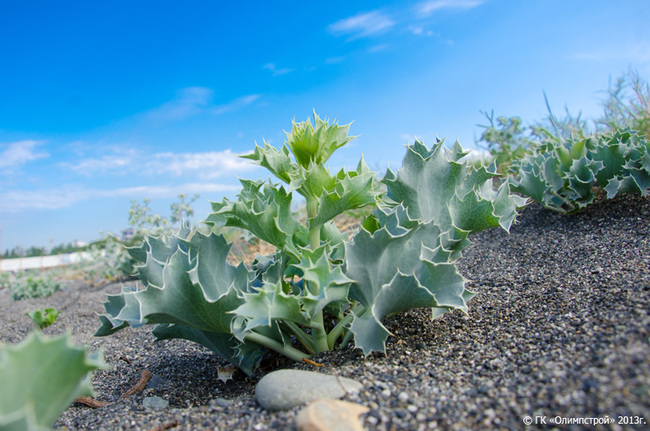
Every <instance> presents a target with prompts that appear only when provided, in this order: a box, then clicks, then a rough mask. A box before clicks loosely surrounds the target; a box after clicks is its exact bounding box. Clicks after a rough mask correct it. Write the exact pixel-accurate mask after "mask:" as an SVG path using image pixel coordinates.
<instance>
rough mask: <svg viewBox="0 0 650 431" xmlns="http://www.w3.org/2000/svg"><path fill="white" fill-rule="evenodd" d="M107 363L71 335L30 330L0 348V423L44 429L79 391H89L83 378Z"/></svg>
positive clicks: (87, 381) (80, 394) (87, 384)
mask: <svg viewBox="0 0 650 431" xmlns="http://www.w3.org/2000/svg"><path fill="white" fill-rule="evenodd" d="M102 368H106V364H105V363H104V361H103V359H102V357H101V355H96V356H90V355H89V354H88V351H87V349H85V348H80V347H75V346H73V344H72V338H71V336H70V334H64V335H62V336H59V337H55V338H47V337H45V336H44V335H42V334H41V333H40V332H34V333H32V334H30V335H29V336H28V337H27V338H26V339H25V341H23V342H22V343H21V344H19V345H17V346H2V350H1V351H0V382H2V384H1V385H0V428H2V429H20V430H30V431H31V430H47V429H50V427H51V426H52V425H53V424H54V422H55V421H56V419H57V418H58V417H59V415H60V414H61V413H62V412H63V411H64V410H65V409H66V408H67V407H68V406H69V405H70V404H71V403H72V401H74V399H75V398H76V397H78V396H82V395H91V392H92V391H91V387H90V382H89V380H88V379H86V378H85V377H86V376H87V375H88V373H89V372H91V371H92V370H95V369H102Z"/></svg>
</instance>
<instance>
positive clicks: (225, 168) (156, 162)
mask: <svg viewBox="0 0 650 431" xmlns="http://www.w3.org/2000/svg"><path fill="white" fill-rule="evenodd" d="M108 151H112V152H113V154H104V155H102V156H101V157H97V158H92V157H91V158H85V159H81V160H79V161H78V162H76V163H65V164H63V165H62V166H64V167H65V168H67V169H70V170H71V171H73V172H75V173H77V174H79V175H82V176H85V177H96V176H98V175H107V174H111V175H127V174H134V173H138V174H140V175H144V176H154V175H158V176H160V175H172V176H175V177H180V176H184V175H191V176H195V177H197V178H200V179H213V178H218V177H225V176H234V175H239V174H241V173H243V172H248V171H252V170H254V169H257V166H256V165H253V164H252V163H251V162H250V161H248V160H245V159H242V158H240V157H239V156H238V155H237V154H234V153H233V152H232V151H231V150H229V149H228V150H224V151H209V152H200V153H174V152H159V153H153V154H150V153H145V152H144V151H142V150H137V149H133V148H128V149H127V148H120V147H106V148H105V149H103V152H108Z"/></svg>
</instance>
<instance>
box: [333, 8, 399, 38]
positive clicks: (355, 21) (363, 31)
mask: <svg viewBox="0 0 650 431" xmlns="http://www.w3.org/2000/svg"><path fill="white" fill-rule="evenodd" d="M394 25H395V22H394V21H393V20H392V19H391V18H390V17H389V16H388V15H386V14H384V13H382V12H380V11H372V12H365V13H360V14H358V15H354V16H352V17H349V18H345V19H342V20H340V21H336V22H335V23H333V24H330V25H329V26H328V29H329V31H330V32H332V33H336V34H348V35H351V36H352V37H353V38H358V37H367V36H372V35H376V34H380V33H383V32H385V31H387V30H389V29H390V28H391V27H393V26H394Z"/></svg>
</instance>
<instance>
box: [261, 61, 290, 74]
mask: <svg viewBox="0 0 650 431" xmlns="http://www.w3.org/2000/svg"><path fill="white" fill-rule="evenodd" d="M262 67H263V68H264V69H268V70H270V71H271V73H273V76H279V75H286V74H287V73H290V72H293V69H289V68H287V67H282V68H279V67H278V66H276V64H275V63H266V64H265V65H264V66H262Z"/></svg>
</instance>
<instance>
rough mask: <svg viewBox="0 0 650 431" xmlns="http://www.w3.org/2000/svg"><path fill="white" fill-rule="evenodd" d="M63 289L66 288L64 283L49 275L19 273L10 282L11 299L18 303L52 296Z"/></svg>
mask: <svg viewBox="0 0 650 431" xmlns="http://www.w3.org/2000/svg"><path fill="white" fill-rule="evenodd" d="M63 288H65V284H64V283H62V282H60V281H58V280H55V279H54V278H52V277H50V276H49V275H47V273H45V274H44V275H38V276H37V275H34V274H32V273H18V274H17V275H16V277H15V278H14V279H13V280H12V281H10V282H9V289H10V290H11V297H12V298H13V299H14V300H16V301H19V300H21V299H29V298H42V297H46V296H50V295H52V294H53V293H54V292H56V291H58V290H60V289H63Z"/></svg>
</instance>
